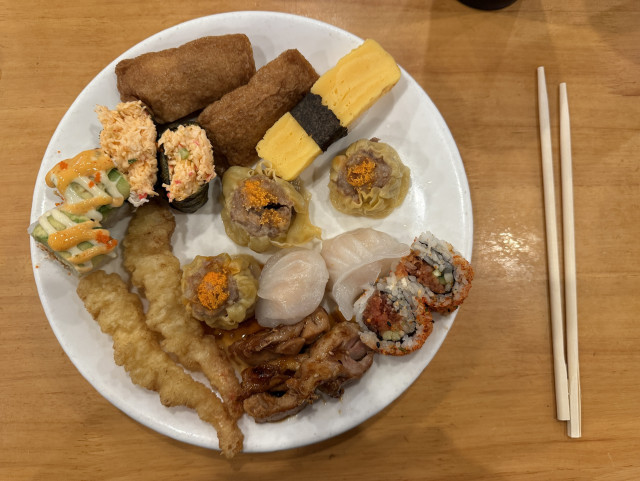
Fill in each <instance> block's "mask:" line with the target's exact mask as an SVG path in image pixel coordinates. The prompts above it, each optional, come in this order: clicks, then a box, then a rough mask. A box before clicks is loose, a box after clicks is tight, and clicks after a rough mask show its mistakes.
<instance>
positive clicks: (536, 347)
mask: <svg viewBox="0 0 640 481" xmlns="http://www.w3.org/2000/svg"><path fill="white" fill-rule="evenodd" d="M255 9H260V10H275V11H283V12H290V13H294V14H298V15H304V16H309V17H312V18H316V19H318V20H322V21H325V22H328V23H332V24H334V25H336V26H338V27H340V28H343V29H346V30H349V31H351V32H353V33H354V34H356V35H359V36H361V37H372V38H375V39H376V40H378V41H379V42H380V43H381V44H382V45H384V46H385V48H386V49H387V50H388V51H389V52H390V53H391V54H392V55H393V56H394V57H395V58H396V60H397V61H398V63H400V64H401V65H402V66H403V67H404V68H405V69H406V70H407V71H408V72H409V73H410V74H411V75H412V76H414V77H415V79H416V80H417V81H418V82H419V83H420V84H421V85H422V86H423V88H424V89H425V90H426V91H427V93H428V94H429V96H430V97H431V98H432V100H433V101H434V103H435V104H436V105H437V107H438V108H439V110H440V111H441V113H442V115H443V116H444V118H445V119H446V121H447V124H448V125H449V127H450V129H451V131H452V133H453V136H454V138H455V139H456V142H457V144H458V148H459V149H460V152H461V155H462V158H463V160H464V164H465V168H466V171H467V175H468V179H469V184H470V188H471V197H472V201H473V210H474V212H473V213H474V226H475V233H474V255H473V265H474V267H475V270H476V273H477V275H476V279H475V280H474V288H473V289H472V291H471V295H470V297H469V299H468V300H467V302H466V304H465V305H464V307H463V308H462V310H461V312H460V314H459V316H458V317H457V319H456V322H455V324H454V327H453V329H452V331H451V333H450V335H449V337H448V338H447V340H446V342H445V343H444V345H443V347H442V348H441V350H440V352H439V353H438V354H437V356H436V357H435V359H434V361H433V362H432V363H431V364H430V365H429V366H428V368H427V369H426V370H425V371H424V373H423V374H422V375H421V376H420V377H419V379H418V380H417V381H416V382H415V384H414V385H413V386H411V388H410V389H409V390H408V391H407V392H406V393H405V394H403V395H402V396H401V397H400V398H399V399H398V400H397V401H396V402H395V403H393V404H392V405H391V406H389V407H388V408H387V409H385V410H384V411H383V412H382V413H380V414H379V415H378V416H375V417H374V418H372V419H370V420H369V421H367V422H365V423H364V424H362V425H361V426H359V427H357V428H355V429H353V430H351V431H349V432H347V433H345V434H343V435H342V436H338V437H336V438H334V439H331V440H329V441H326V442H323V443H319V444H316V445H312V446H308V447H304V448H299V449H294V450H289V451H284V452H278V453H271V454H260V455H257V454H255V455H240V456H238V457H237V458H236V459H234V460H233V461H232V462H228V461H226V460H225V459H224V458H222V457H220V456H219V455H218V454H217V453H215V452H211V451H207V450H205V449H201V448H197V447H193V446H189V445H185V444H181V443H179V442H176V441H173V440H171V439H168V438H166V437H163V436H161V435H158V434H157V433H155V432H153V431H151V430H149V429H147V428H145V427H144V426H142V425H140V424H138V423H136V422H135V421H133V420H131V419H130V418H128V417H127V416H126V415H124V414H123V413H121V412H120V411H118V410H117V409H116V408H114V407H113V406H112V405H110V404H109V403H108V402H107V401H106V400H105V399H103V398H102V397H101V396H100V395H99V394H98V393H97V392H96V391H95V390H94V389H93V388H92V387H91V386H90V385H89V384H88V383H87V382H86V381H85V380H84V379H83V378H82V377H81V375H80V374H79V373H78V371H77V370H76V369H75V367H74V366H73V365H72V363H71V362H70V361H69V359H68V358H67V357H66V355H65V354H64V352H63V351H62V349H61V348H60V346H59V345H58V343H57V341H56V339H55V336H54V335H53V333H52V331H51V329H50V327H49V325H48V322H47V319H46V317H45V316H44V313H43V311H42V308H41V307H40V304H39V299H38V295H37V291H36V287H35V283H34V281H33V275H32V271H31V259H30V255H29V241H28V237H27V234H26V227H27V225H28V223H29V212H30V208H31V198H32V192H33V187H34V182H35V178H36V175H37V172H38V169H39V167H40V160H41V158H42V155H43V153H44V151H45V148H46V146H47V143H48V141H49V138H50V137H51V135H52V133H53V131H54V130H55V128H56V126H57V124H58V122H59V121H60V119H61V117H62V116H63V114H64V113H65V111H66V110H67V109H68V108H69V106H70V104H71V103H72V102H73V100H74V99H75V97H76V96H77V95H78V94H79V93H80V91H81V90H82V88H83V87H84V86H85V85H86V84H87V83H88V82H89V81H91V79H92V78H93V77H94V76H95V75H96V74H97V73H98V72H99V71H100V70H101V69H102V68H103V67H104V65H106V64H108V63H109V62H111V61H112V60H113V59H114V58H115V57H117V56H118V55H120V53H121V52H123V51H124V50H126V49H128V48H129V47H131V46H132V45H134V44H136V43H137V42H139V41H141V40H143V39H144V38H146V37H148V36H150V35H152V34H154V33H156V32H158V31H160V30H162V29H164V28H168V27H170V26H173V25H175V24H177V23H179V22H182V21H185V20H189V19H192V18H195V17H199V16H204V15H209V14H214V13H220V12H226V11H231V10H255ZM0 12H1V13H0V136H1V143H2V145H3V147H4V152H5V155H4V156H3V159H2V165H3V172H4V175H3V176H2V177H1V178H0V187H1V189H2V192H4V193H5V194H4V195H5V197H4V198H5V199H10V200H11V204H9V205H10V208H8V209H5V211H4V213H3V215H2V218H3V228H2V235H1V236H0V279H1V282H2V290H1V291H0V313H1V319H2V323H1V329H0V346H1V348H0V386H1V389H0V479H7V480H9V479H11V480H45V479H46V480H51V479H56V480H57V479H64V480H89V479H90V480H102V479H105V480H106V479H109V480H120V479H154V480H162V479H191V480H198V479H203V480H204V479H219V480H231V479H234V480H236V479H242V480H249V481H251V480H256V481H257V480H264V479H279V480H289V479H291V480H293V479H340V480H362V479H366V480H368V481H377V480H388V479H401V480H419V479H420V480H424V479H429V480H462V479H464V480H467V479H469V480H498V479H500V480H527V481H531V480H601V481H605V480H606V481H614V480H621V481H622V480H635V479H640V416H639V415H638V407H639V406H640V382H639V381H640V374H638V373H639V372H640V349H639V348H638V346H639V345H640V322H638V320H637V313H638V312H639V311H640V296H639V295H638V292H639V290H640V266H639V263H638V259H639V258H640V244H639V243H638V242H637V238H638V235H639V234H640V198H639V192H640V189H639V188H640V171H639V164H638V152H640V29H639V28H638V26H639V25H640V3H638V2H636V1H634V0H600V1H597V2H595V1H589V0H566V1H562V2H560V1H553V0H518V1H517V2H516V3H515V4H514V5H512V6H511V7H508V8H506V9H504V10H501V11H496V12H482V11H477V10H473V9H470V8H468V7H465V6H463V5H462V4H460V3H458V2H456V1H454V0H438V1H435V0H434V1H428V0H421V1H418V0H367V1H364V0H358V1H351V2H344V1H340V2H339V1H335V0H307V1H304V2H302V1H292V0H286V1H285V0H279V1H278V0H267V1H262V2H255V1H245V0H238V1H233V2H232V1H204V0H201V1H193V2H182V3H179V4H177V3H175V2H173V3H172V2H161V1H145V2H143V1H139V0H128V1H119V0H116V1H112V2H98V1H83V2H64V1H60V0H49V1H42V0H25V1H22V2H16V1H10V0H0ZM539 65H544V67H545V71H546V75H547V84H548V88H549V93H550V107H551V120H552V132H553V133H554V139H553V142H554V150H555V152H554V153H555V154H556V155H557V154H558V148H557V147H558V139H559V137H558V120H557V119H558V116H557V108H558V96H557V85H558V83H560V82H566V83H567V86H568V91H569V101H570V108H571V121H572V125H571V127H572V143H573V161H574V167H573V175H574V195H575V218H576V258H577V275H578V312H579V325H580V361H581V366H580V367H581V383H582V412H583V416H582V419H583V437H582V439H579V440H570V439H569V438H568V437H567V436H566V434H565V424H564V423H560V422H558V421H556V420H555V406H554V394H553V379H552V372H553V370H552V362H551V341H550V320H549V317H550V316H549V308H548V291H547V277H546V276H547V274H546V272H547V269H546V253H545V232H544V213H543V197H542V172H541V168H540V145H539V139H538V130H537V127H538V126H537V100H536V67H538V66H539ZM556 178H557V179H559V172H557V173H556ZM557 199H560V195H559V192H558V194H557ZM558 220H559V222H560V220H561V219H558Z"/></svg>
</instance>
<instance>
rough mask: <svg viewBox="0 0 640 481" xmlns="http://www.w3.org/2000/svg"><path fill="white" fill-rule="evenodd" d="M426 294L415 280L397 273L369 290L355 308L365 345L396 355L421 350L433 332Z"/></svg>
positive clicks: (383, 352) (379, 281) (361, 337)
mask: <svg viewBox="0 0 640 481" xmlns="http://www.w3.org/2000/svg"><path fill="white" fill-rule="evenodd" d="M423 295H424V289H423V288H422V286H421V285H420V284H419V283H418V282H416V281H415V279H412V278H409V277H397V276H396V275H395V274H393V273H392V274H390V275H389V276H387V277H385V278H383V279H381V280H378V282H376V284H375V285H373V286H370V287H369V288H367V290H366V291H365V293H364V294H363V295H362V296H361V297H360V298H359V299H358V300H357V301H356V303H355V305H354V309H355V312H356V321H357V322H358V324H359V325H360V330H361V333H360V339H361V340H362V342H364V343H365V344H366V345H367V346H369V347H370V348H371V349H373V350H374V351H377V352H380V353H382V354H388V355H392V356H404V355H405V354H409V353H411V352H413V351H416V350H417V349H419V348H421V347H422V345H423V344H424V343H425V341H426V340H427V337H429V335H430V334H431V331H432V330H433V318H432V317H431V313H430V312H429V311H428V310H427V309H426V307H425V305H424V299H423V297H422V296H423Z"/></svg>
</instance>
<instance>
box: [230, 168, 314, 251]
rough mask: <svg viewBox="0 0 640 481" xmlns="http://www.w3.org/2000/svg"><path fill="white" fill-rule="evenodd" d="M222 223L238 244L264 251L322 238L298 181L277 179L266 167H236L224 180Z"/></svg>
mask: <svg viewBox="0 0 640 481" xmlns="http://www.w3.org/2000/svg"><path fill="white" fill-rule="evenodd" d="M222 195H223V198H224V202H223V204H224V205H223V209H222V213H221V216H222V222H223V224H224V228H225V231H226V233H227V235H228V236H229V238H231V240H233V241H234V242H235V243H236V244H238V245H241V246H248V247H249V248H250V249H252V250H253V251H255V252H264V251H266V250H267V249H269V247H271V246H277V247H292V246H297V245H302V244H305V243H306V242H309V241H311V240H312V239H314V238H320V234H321V231H320V229H319V228H318V227H316V226H314V225H313V224H312V223H311V221H310V219H309V200H310V198H311V196H310V195H309V194H308V193H307V192H306V191H305V189H304V187H303V186H302V184H301V183H300V182H299V181H296V182H295V183H291V182H287V181H284V180H282V179H280V178H278V177H277V176H276V175H275V174H274V173H273V171H272V170H271V169H270V168H269V167H268V166H266V165H263V164H259V165H258V166H257V167H256V168H255V169H249V168H247V167H240V166H233V167H231V168H229V169H228V170H227V171H226V172H225V173H224V176H223V177H222Z"/></svg>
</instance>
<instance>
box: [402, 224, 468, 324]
mask: <svg viewBox="0 0 640 481" xmlns="http://www.w3.org/2000/svg"><path fill="white" fill-rule="evenodd" d="M395 273H396V275H398V276H400V277H408V278H409V279H411V280H412V281H415V282H418V283H419V284H420V285H421V286H422V287H423V288H424V297H423V299H424V301H425V303H426V305H427V306H428V307H429V308H430V309H433V310H435V311H438V312H442V313H447V312H451V311H453V310H455V309H456V308H457V307H458V306H459V305H460V304H462V302H463V301H464V300H465V299H466V297H467V295H468V294H469V290H470V289H471V281H472V280H473V268H472V267H471V265H470V264H469V262H468V261H467V260H466V259H464V258H463V257H462V256H461V255H460V253H459V252H457V251H456V250H455V249H454V248H453V246H452V245H451V244H449V243H448V242H444V241H441V240H439V239H437V238H436V237H435V236H434V235H433V234H432V233H431V232H424V233H423V234H420V236H419V237H418V238H417V239H416V240H415V241H414V243H413V244H411V252H410V253H409V255H407V256H405V257H403V258H402V259H401V260H400V262H399V263H398V266H397V267H396V269H395Z"/></svg>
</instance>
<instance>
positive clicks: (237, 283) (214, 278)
mask: <svg viewBox="0 0 640 481" xmlns="http://www.w3.org/2000/svg"><path fill="white" fill-rule="evenodd" d="M259 277H260V264H259V263H258V261H257V260H255V259H254V258H253V257H252V256H250V255H246V254H238V255H234V256H230V255H229V254H225V253H223V254H220V255H217V256H215V257H205V256H196V257H195V259H194V260H193V261H192V262H191V263H189V264H187V265H186V266H184V268H183V273H182V283H181V286H182V295H183V302H184V303H185V305H186V307H187V311H189V313H190V314H191V315H192V316H193V317H195V318H196V319H198V320H200V321H202V322H205V323H206V324H207V325H209V326H211V327H213V328H219V329H234V328H236V327H238V324H240V323H241V322H242V321H244V320H245V319H248V318H249V317H250V316H252V315H253V313H254V311H255V305H256V300H257V295H258V279H259Z"/></svg>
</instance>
